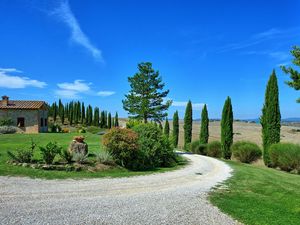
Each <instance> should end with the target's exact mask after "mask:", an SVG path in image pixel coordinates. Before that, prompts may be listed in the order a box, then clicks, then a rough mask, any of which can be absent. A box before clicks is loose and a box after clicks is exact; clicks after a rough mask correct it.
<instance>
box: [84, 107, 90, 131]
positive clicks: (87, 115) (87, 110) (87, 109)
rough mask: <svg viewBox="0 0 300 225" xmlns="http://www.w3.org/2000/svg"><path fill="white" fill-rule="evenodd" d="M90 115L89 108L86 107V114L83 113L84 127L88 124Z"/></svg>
mask: <svg viewBox="0 0 300 225" xmlns="http://www.w3.org/2000/svg"><path fill="white" fill-rule="evenodd" d="M89 114H90V111H89V107H88V106H87V107H86V112H85V125H86V126H87V125H88V123H89V116H90V115H89Z"/></svg>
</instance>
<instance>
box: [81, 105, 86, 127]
mask: <svg viewBox="0 0 300 225" xmlns="http://www.w3.org/2000/svg"><path fill="white" fill-rule="evenodd" d="M80 119H81V124H83V123H84V120H85V107H84V102H82V104H81V118H80Z"/></svg>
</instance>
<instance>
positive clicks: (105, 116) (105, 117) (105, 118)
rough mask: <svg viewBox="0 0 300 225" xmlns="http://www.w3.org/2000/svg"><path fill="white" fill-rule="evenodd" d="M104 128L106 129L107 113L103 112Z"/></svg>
mask: <svg viewBox="0 0 300 225" xmlns="http://www.w3.org/2000/svg"><path fill="white" fill-rule="evenodd" d="M104 128H107V111H104Z"/></svg>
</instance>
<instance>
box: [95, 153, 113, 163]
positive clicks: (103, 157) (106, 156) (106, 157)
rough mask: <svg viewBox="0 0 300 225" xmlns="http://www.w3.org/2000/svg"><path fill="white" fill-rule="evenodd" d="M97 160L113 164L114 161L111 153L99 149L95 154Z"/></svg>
mask: <svg viewBox="0 0 300 225" xmlns="http://www.w3.org/2000/svg"><path fill="white" fill-rule="evenodd" d="M96 159H97V162H99V163H102V164H105V165H114V164H115V161H114V159H113V157H112V155H111V154H110V153H109V152H107V151H101V152H98V153H97V154H96Z"/></svg>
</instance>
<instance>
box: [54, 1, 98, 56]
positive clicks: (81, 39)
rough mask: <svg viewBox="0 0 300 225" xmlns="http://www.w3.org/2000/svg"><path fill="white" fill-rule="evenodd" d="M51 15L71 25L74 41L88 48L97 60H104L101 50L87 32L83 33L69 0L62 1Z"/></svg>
mask: <svg viewBox="0 0 300 225" xmlns="http://www.w3.org/2000/svg"><path fill="white" fill-rule="evenodd" d="M51 15H54V16H56V17H57V18H59V20H60V21H62V22H63V23H64V24H65V25H67V26H68V27H69V29H70V31H71V40H72V41H73V42H74V43H76V44H78V45H81V46H82V47H84V48H85V49H87V50H88V51H89V52H90V53H91V54H92V56H93V57H94V58H95V59H96V60H98V61H101V62H103V61H104V60H103V57H102V52H101V50H100V49H98V48H97V47H95V46H94V45H93V44H92V43H91V42H90V40H89V38H88V37H87V36H86V35H85V33H83V31H82V30H81V27H80V25H79V23H78V21H77V19H76V18H75V16H74V14H73V12H72V10H71V8H70V5H69V2H68V1H67V0H63V1H61V3H60V6H59V7H58V8H56V9H55V10H54V11H52V12H51Z"/></svg>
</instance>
